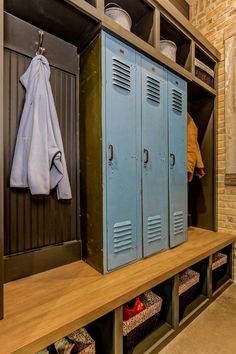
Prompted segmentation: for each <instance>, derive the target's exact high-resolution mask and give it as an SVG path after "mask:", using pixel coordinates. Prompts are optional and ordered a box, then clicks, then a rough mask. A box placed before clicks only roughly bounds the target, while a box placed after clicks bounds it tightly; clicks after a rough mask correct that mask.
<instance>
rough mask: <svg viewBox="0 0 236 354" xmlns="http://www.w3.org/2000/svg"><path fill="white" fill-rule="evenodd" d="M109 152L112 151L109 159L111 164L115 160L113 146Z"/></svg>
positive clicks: (110, 146)
mask: <svg viewBox="0 0 236 354" xmlns="http://www.w3.org/2000/svg"><path fill="white" fill-rule="evenodd" d="M109 150H110V157H109V159H108V160H109V162H112V160H113V156H114V149H113V145H111V144H110V145H109Z"/></svg>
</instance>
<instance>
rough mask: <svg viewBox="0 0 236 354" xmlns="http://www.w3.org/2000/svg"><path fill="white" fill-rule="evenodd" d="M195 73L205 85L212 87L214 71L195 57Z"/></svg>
mask: <svg viewBox="0 0 236 354" xmlns="http://www.w3.org/2000/svg"><path fill="white" fill-rule="evenodd" d="M195 75H196V76H197V77H198V78H199V79H201V80H202V81H203V82H205V83H206V84H207V85H209V86H211V87H214V77H215V73H214V71H213V70H212V69H211V68H209V67H208V66H207V65H205V64H204V63H202V62H201V61H200V60H198V59H195Z"/></svg>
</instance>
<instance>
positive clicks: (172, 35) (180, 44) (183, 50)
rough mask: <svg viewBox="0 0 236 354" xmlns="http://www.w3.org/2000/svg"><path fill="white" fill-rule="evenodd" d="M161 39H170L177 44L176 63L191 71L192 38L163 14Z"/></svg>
mask: <svg viewBox="0 0 236 354" xmlns="http://www.w3.org/2000/svg"><path fill="white" fill-rule="evenodd" d="M160 36H161V40H162V39H165V40H169V41H172V42H174V43H175V44H176V46H177V52H176V63H177V64H179V65H180V66H182V67H183V68H185V69H186V70H188V71H191V50H190V49H191V39H190V38H188V37H187V36H186V35H185V34H184V33H182V32H181V31H180V30H179V29H177V27H175V26H174V25H173V24H172V23H171V22H169V21H168V20H167V19H166V18H165V17H164V16H161V22H160Z"/></svg>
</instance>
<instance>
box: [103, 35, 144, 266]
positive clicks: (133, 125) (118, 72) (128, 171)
mask: <svg viewBox="0 0 236 354" xmlns="http://www.w3.org/2000/svg"><path fill="white" fill-rule="evenodd" d="M103 45H104V46H105V50H104V53H105V58H104V59H105V60H103V65H104V66H103V69H104V70H103V71H104V72H105V81H104V82H105V85H104V87H103V90H104V91H103V92H104V94H103V98H104V100H103V106H104V107H103V108H104V114H103V116H104V122H103V124H104V127H105V135H106V136H105V148H104V161H105V162H106V163H105V164H106V181H105V185H106V201H105V203H106V213H105V214H106V215H105V217H106V237H107V268H108V270H112V269H115V268H117V267H119V266H121V265H124V264H126V263H129V262H132V261H134V260H136V259H137V258H138V257H140V256H141V251H142V250H141V227H140V225H141V215H140V214H141V199H140V198H141V197H140V194H141V192H140V185H141V173H140V156H139V152H138V149H139V146H140V127H141V114H140V109H139V108H138V103H139V104H140V101H139V98H138V97H139V96H140V92H139V80H138V68H137V60H138V54H137V53H136V51H135V50H133V49H132V48H130V47H128V46H127V45H125V44H124V43H122V42H120V41H119V40H117V39H116V38H114V37H111V36H110V35H108V34H105V33H104V34H103Z"/></svg>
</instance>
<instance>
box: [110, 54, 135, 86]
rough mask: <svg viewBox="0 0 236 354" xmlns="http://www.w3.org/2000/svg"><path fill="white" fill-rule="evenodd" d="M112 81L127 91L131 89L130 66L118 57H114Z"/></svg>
mask: <svg viewBox="0 0 236 354" xmlns="http://www.w3.org/2000/svg"><path fill="white" fill-rule="evenodd" d="M112 83H113V85H115V86H118V87H120V88H122V89H124V90H126V91H130V90H131V73H130V66H129V65H128V64H126V63H124V62H123V61H121V60H119V59H117V58H112Z"/></svg>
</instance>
